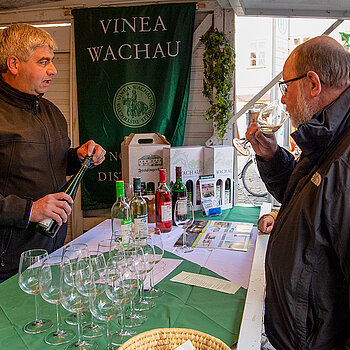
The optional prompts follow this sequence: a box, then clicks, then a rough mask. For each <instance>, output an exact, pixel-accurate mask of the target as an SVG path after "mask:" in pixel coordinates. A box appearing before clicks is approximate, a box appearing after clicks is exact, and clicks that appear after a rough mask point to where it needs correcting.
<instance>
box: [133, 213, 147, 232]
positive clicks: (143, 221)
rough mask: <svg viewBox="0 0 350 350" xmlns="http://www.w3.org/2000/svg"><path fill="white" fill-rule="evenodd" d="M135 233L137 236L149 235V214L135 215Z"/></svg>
mask: <svg viewBox="0 0 350 350" xmlns="http://www.w3.org/2000/svg"><path fill="white" fill-rule="evenodd" d="M133 224H134V225H133V226H134V234H135V237H137V238H140V237H147V235H148V216H147V214H144V215H138V216H137V217H134V222H133Z"/></svg>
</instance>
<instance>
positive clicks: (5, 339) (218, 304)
mask: <svg viewBox="0 0 350 350" xmlns="http://www.w3.org/2000/svg"><path fill="white" fill-rule="evenodd" d="M197 215H199V216H197ZM258 217H259V208H245V207H234V208H232V209H230V210H224V211H223V215H222V216H219V217H214V218H211V219H212V220H226V221H239V222H251V223H254V224H256V222H257V220H258ZM196 218H202V217H201V216H200V214H199V213H196ZM165 257H168V258H171V257H175V255H173V254H171V253H168V252H166V254H165ZM176 258H178V257H177V256H176ZM180 271H188V272H195V273H203V274H206V275H209V276H215V277H219V276H217V275H216V274H215V273H213V272H212V271H210V270H207V269H205V268H202V267H200V266H199V265H197V264H194V263H192V262H189V261H186V260H185V261H183V262H182V264H180V265H179V266H178V267H177V268H176V269H175V270H174V271H173V272H172V273H171V274H170V275H169V276H167V277H166V278H165V279H164V280H163V281H162V282H160V283H159V284H158V286H159V288H161V289H163V290H164V291H166V293H165V295H163V296H162V297H161V298H156V299H154V300H155V302H156V307H155V308H153V309H152V310H150V311H147V312H145V314H146V315H147V317H148V320H147V322H146V323H145V324H144V325H142V326H141V327H137V332H143V331H146V330H149V329H153V328H163V327H166V328H167V327H183V328H193V329H197V330H200V331H202V332H205V333H208V334H211V335H213V336H215V337H217V338H220V339H221V340H223V341H224V342H225V343H226V344H228V345H229V346H232V345H233V344H234V343H235V342H236V341H237V338H238V332H239V327H240V323H241V318H242V313H243V308H244V301H245V296H246V290H245V289H244V288H240V289H239V290H238V291H237V293H236V294H234V295H230V294H225V293H220V292H216V291H213V290H209V289H204V288H200V287H192V286H187V285H184V284H180V283H173V282H170V281H169V279H170V278H172V277H173V276H175V275H177V274H178V273H179V272H180ZM38 301H39V305H40V316H41V317H43V318H50V319H51V320H53V321H54V323H55V319H56V318H55V317H56V316H55V315H56V314H55V306H54V305H52V304H48V303H47V302H45V301H44V300H43V299H42V298H41V297H39V298H38ZM67 315H68V312H66V311H65V310H63V309H62V318H64V317H65V316H67ZM32 319H34V297H33V296H31V295H28V294H25V293H24V292H23V291H22V290H21V289H20V288H19V286H18V277H17V276H13V277H12V278H10V279H9V280H7V281H5V282H3V283H2V284H0V349H1V350H5V349H6V350H12V349H13V350H18V349H21V350H22V349H30V350H32V349H46V348H51V349H52V348H53V347H52V346H49V345H46V344H45V343H44V341H43V338H44V337H45V335H46V332H45V333H42V334H36V335H29V334H26V333H24V332H23V330H22V327H23V325H24V324H25V323H27V322H28V321H30V320H32ZM53 327H55V324H54V326H53ZM64 327H65V328H71V329H75V328H76V327H74V326H69V325H67V324H65V323H64ZM118 327H119V326H118V324H117V322H114V324H113V326H112V330H117V329H118ZM53 329H54V328H51V330H49V332H50V331H52V330H53ZM135 330H136V328H135ZM95 340H96V342H97V343H98V344H99V348H101V349H103V348H105V346H106V339H105V337H100V338H95ZM65 346H66V345H61V346H56V347H55V348H57V349H63V348H65Z"/></svg>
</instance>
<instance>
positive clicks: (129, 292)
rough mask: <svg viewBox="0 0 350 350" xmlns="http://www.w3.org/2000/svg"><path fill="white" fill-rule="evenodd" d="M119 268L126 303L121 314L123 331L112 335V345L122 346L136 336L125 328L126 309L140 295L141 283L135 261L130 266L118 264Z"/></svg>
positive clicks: (129, 263)
mask: <svg viewBox="0 0 350 350" xmlns="http://www.w3.org/2000/svg"><path fill="white" fill-rule="evenodd" d="M120 261H121V260H120ZM108 266H109V265H108ZM117 268H118V270H119V271H120V273H121V276H122V280H123V287H124V291H125V302H124V304H123V308H122V312H121V314H120V326H121V329H120V331H119V332H116V333H114V334H113V335H112V344H113V345H119V346H120V345H121V344H123V343H124V342H125V341H127V340H128V339H129V338H130V337H132V336H133V335H135V334H136V332H134V331H133V330H131V329H127V328H126V327H125V322H124V319H125V312H126V308H127V307H128V305H129V303H130V301H131V300H133V299H134V298H135V297H136V295H137V293H138V290H139V283H140V281H139V276H138V273H137V271H136V269H135V266H134V261H129V262H128V264H123V265H122V266H121V265H120V264H118V266H117Z"/></svg>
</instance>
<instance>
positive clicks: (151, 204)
mask: <svg viewBox="0 0 350 350" xmlns="http://www.w3.org/2000/svg"><path fill="white" fill-rule="evenodd" d="M146 187H147V194H146V195H145V196H144V195H142V191H141V195H142V196H143V198H144V199H145V200H146V202H147V215H148V222H149V223H155V222H156V198H155V193H154V182H148V183H147V186H146Z"/></svg>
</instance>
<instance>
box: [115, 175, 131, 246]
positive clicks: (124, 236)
mask: <svg viewBox="0 0 350 350" xmlns="http://www.w3.org/2000/svg"><path fill="white" fill-rule="evenodd" d="M116 192H117V199H116V201H115V203H114V204H113V206H112V209H111V219H112V235H116V234H117V233H118V234H119V233H120V239H121V241H122V243H123V244H124V245H125V244H126V245H127V244H128V242H129V236H130V234H131V213H130V207H129V204H128V203H127V202H126V200H125V192H124V181H116ZM118 231H120V232H118Z"/></svg>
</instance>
